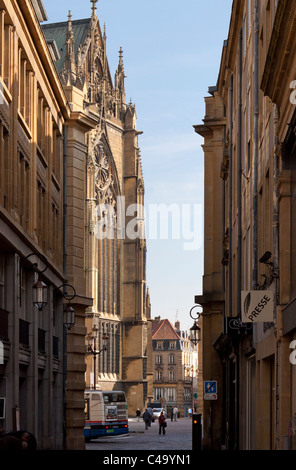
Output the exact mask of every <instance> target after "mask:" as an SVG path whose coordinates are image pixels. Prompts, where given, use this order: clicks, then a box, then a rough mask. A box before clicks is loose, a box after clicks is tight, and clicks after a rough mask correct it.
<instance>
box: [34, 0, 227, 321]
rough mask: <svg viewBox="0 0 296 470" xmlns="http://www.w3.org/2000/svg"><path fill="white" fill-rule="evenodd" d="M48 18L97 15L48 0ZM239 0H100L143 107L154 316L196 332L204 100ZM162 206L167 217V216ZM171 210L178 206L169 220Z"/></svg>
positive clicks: (67, 1) (131, 93) (84, 3)
mask: <svg viewBox="0 0 296 470" xmlns="http://www.w3.org/2000/svg"><path fill="white" fill-rule="evenodd" d="M43 3H44V6H45V9H46V11H47V15H48V22H49V23H53V22H59V21H66V20H67V17H68V12H69V10H71V14H72V20H78V19H83V18H88V17H90V16H91V12H92V10H91V7H92V4H91V2H90V0H63V1H61V0H43ZM231 6H232V0H222V1H221V0H207V1H204V0H183V2H180V1H177V0H149V1H148V0H99V1H98V2H97V15H98V17H99V21H100V25H101V29H102V30H103V27H104V24H105V25H106V34H107V56H108V62H109V67H110V72H111V76H112V77H113V80H114V74H115V70H116V68H117V66H118V60H119V49H120V47H122V49H123V62H124V69H125V75H126V79H125V90H126V101H127V103H129V102H130V100H131V101H132V103H133V104H134V105H135V108H136V113H137V129H138V130H139V131H142V132H143V134H142V135H140V136H139V147H140V149H141V158H142V168H143V174H144V183H145V216H146V235H147V286H148V287H149V292H150V299H151V316H152V318H154V317H155V316H161V318H163V319H164V318H168V319H169V320H170V321H171V322H172V323H173V324H174V323H175V321H176V320H178V321H180V324H181V328H182V329H183V330H188V329H189V328H190V327H191V326H192V324H193V320H192V319H191V318H190V315H189V312H190V309H191V308H192V307H193V306H194V305H195V303H194V296H195V295H200V294H202V276H203V212H204V210H205V208H204V206H203V196H204V181H203V170H204V168H203V161H204V156H203V150H202V147H201V146H202V144H203V139H202V138H201V136H199V135H198V134H196V133H195V132H194V129H193V126H194V125H196V124H202V120H203V118H204V115H205V104H204V98H205V96H208V88H209V86H214V85H216V83H217V78H218V73H219V67H220V60H221V54H222V47H223V42H224V40H225V39H227V36H228V28H229V22H230V15H231ZM157 210H159V214H160V216H159V217H158V218H157ZM166 214H172V217H169V218H168V220H169V221H171V223H170V222H168V223H167V219H166V217H165V215H166Z"/></svg>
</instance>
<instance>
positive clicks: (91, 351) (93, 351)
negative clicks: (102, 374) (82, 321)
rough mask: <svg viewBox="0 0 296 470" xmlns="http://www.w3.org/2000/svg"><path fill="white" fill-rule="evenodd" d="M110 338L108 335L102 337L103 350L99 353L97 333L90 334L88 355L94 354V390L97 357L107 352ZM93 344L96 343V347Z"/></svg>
mask: <svg viewBox="0 0 296 470" xmlns="http://www.w3.org/2000/svg"><path fill="white" fill-rule="evenodd" d="M108 339H109V338H108V336H107V335H106V334H104V335H103V337H102V346H103V347H102V348H101V349H100V350H99V351H97V336H96V334H95V333H93V334H90V335H89V337H88V347H87V352H88V354H92V356H93V358H94V390H96V370H97V356H98V355H99V354H101V353H102V352H103V351H107V349H108V347H107V344H108ZM92 342H93V343H94V347H92Z"/></svg>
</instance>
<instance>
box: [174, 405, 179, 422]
mask: <svg viewBox="0 0 296 470" xmlns="http://www.w3.org/2000/svg"><path fill="white" fill-rule="evenodd" d="M177 416H178V408H177V407H176V406H175V407H174V421H177Z"/></svg>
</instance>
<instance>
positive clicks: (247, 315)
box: [241, 290, 274, 323]
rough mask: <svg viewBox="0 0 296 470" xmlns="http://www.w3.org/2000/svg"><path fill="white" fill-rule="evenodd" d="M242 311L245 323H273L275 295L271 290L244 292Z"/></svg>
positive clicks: (242, 294)
mask: <svg viewBox="0 0 296 470" xmlns="http://www.w3.org/2000/svg"><path fill="white" fill-rule="evenodd" d="M241 310H242V314H241V315H242V322H243V323H258V322H272V321H273V315H274V293H273V292H272V291H270V290H252V291H242V293H241Z"/></svg>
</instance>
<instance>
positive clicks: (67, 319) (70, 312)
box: [59, 284, 76, 330]
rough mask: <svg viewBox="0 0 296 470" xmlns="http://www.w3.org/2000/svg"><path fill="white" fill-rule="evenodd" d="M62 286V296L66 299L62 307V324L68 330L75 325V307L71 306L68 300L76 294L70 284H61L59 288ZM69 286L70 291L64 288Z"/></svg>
mask: <svg viewBox="0 0 296 470" xmlns="http://www.w3.org/2000/svg"><path fill="white" fill-rule="evenodd" d="M62 287H63V297H64V299H65V300H68V304H67V305H66V306H65V307H64V325H65V327H66V328H67V329H68V330H71V328H73V326H74V325H75V309H74V308H73V307H72V306H71V304H70V300H73V299H74V297H75V296H76V290H75V288H74V287H73V286H71V285H70V284H62V285H61V286H60V287H59V289H61V288H62ZM67 288H70V290H71V291H72V292H71V293H69V292H68V290H66V289H67Z"/></svg>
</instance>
